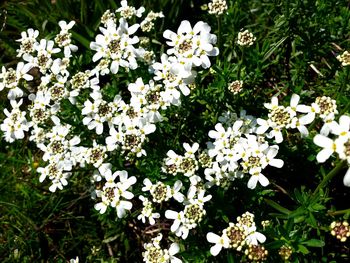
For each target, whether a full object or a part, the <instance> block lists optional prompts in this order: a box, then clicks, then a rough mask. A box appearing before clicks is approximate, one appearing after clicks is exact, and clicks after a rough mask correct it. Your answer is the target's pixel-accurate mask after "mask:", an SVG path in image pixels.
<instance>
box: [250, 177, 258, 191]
mask: <svg viewBox="0 0 350 263" xmlns="http://www.w3.org/2000/svg"><path fill="white" fill-rule="evenodd" d="M258 179H259V178H258V176H256V175H252V176H251V177H250V179H249V181H248V188H249V189H254V188H255V187H256V184H257V183H258Z"/></svg>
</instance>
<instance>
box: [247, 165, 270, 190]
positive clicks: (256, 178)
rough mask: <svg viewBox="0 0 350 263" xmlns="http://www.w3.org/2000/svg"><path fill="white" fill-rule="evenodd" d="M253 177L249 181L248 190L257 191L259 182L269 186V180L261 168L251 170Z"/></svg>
mask: <svg viewBox="0 0 350 263" xmlns="http://www.w3.org/2000/svg"><path fill="white" fill-rule="evenodd" d="M249 173H250V174H251V175H252V176H251V177H250V179H249V181H248V188H250V189H255V187H256V184H257V183H258V182H259V183H260V184H261V185H262V186H267V185H268V184H269V179H267V178H266V176H265V175H263V174H262V173H261V167H253V168H251V169H250V170H249Z"/></svg>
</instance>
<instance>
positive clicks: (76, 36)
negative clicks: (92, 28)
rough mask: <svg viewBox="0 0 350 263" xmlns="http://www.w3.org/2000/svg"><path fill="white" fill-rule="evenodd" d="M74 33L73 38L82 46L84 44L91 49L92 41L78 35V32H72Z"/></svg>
mask: <svg viewBox="0 0 350 263" xmlns="http://www.w3.org/2000/svg"><path fill="white" fill-rule="evenodd" d="M70 32H71V33H72V37H73V38H74V39H75V40H77V41H78V42H79V43H80V44H82V45H83V46H84V47H86V48H87V49H90V41H89V40H87V39H86V38H85V37H83V36H82V35H80V34H78V33H77V32H74V31H70Z"/></svg>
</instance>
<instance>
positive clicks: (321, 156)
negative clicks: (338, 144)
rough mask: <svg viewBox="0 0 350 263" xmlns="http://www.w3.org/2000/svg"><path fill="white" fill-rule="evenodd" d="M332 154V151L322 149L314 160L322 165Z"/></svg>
mask: <svg viewBox="0 0 350 263" xmlns="http://www.w3.org/2000/svg"><path fill="white" fill-rule="evenodd" d="M332 153H333V151H332V150H330V149H323V150H322V151H320V152H319V153H318V154H317V156H316V159H317V161H318V162H319V163H324V162H325V161H326V160H327V159H328V158H329V157H330V156H331V155H332Z"/></svg>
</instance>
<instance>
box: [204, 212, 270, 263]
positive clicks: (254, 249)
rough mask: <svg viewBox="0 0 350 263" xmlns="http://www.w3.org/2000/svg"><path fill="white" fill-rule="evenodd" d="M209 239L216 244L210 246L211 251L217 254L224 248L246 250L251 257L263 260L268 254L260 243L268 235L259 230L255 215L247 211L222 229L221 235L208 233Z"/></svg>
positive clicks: (214, 254)
mask: <svg viewBox="0 0 350 263" xmlns="http://www.w3.org/2000/svg"><path fill="white" fill-rule="evenodd" d="M207 240H208V242H210V243H213V244H214V246H212V247H211V248H210V253H211V254H212V255H213V256H217V255H218V254H219V253H220V251H221V250H222V248H230V249H235V250H237V251H244V248H246V249H245V254H247V255H248V257H249V259H251V260H256V261H261V260H264V259H265V258H266V256H267V254H268V252H267V250H265V248H264V247H263V246H262V245H260V244H259V243H264V242H265V240H266V237H265V236H264V235H263V234H261V233H260V232H257V228H256V225H255V222H254V215H253V214H252V213H249V212H245V213H244V214H242V215H241V216H239V217H237V222H236V223H232V222H230V223H229V226H228V227H227V228H225V229H224V230H223V231H222V235H221V236H219V235H217V234H214V233H212V232H209V233H208V234H207Z"/></svg>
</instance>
